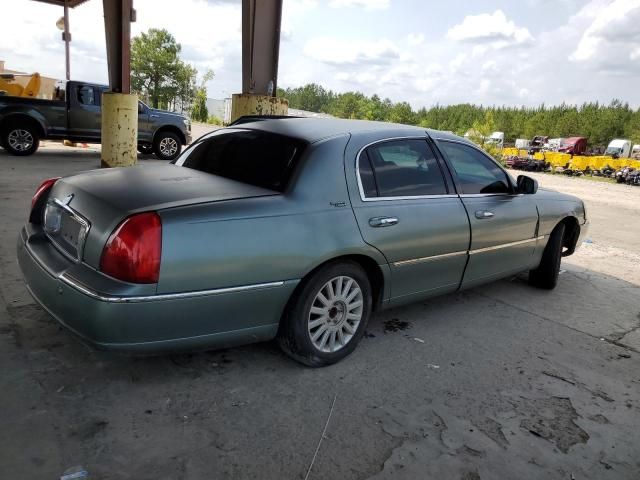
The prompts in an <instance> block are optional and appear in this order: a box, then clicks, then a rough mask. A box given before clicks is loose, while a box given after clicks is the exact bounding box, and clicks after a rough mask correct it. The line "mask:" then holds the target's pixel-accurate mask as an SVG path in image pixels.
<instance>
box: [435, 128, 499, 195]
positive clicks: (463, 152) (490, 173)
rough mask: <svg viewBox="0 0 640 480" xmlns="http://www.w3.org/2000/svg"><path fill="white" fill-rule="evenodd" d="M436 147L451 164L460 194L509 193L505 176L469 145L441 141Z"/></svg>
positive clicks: (490, 161) (493, 163) (497, 167)
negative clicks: (458, 183) (460, 188)
mask: <svg viewBox="0 0 640 480" xmlns="http://www.w3.org/2000/svg"><path fill="white" fill-rule="evenodd" d="M438 146H439V147H440V148H441V149H442V150H443V151H444V153H445V155H446V156H447V158H448V159H449V161H450V162H451V165H452V166H453V169H454V170H455V173H456V176H457V177H458V180H459V182H460V185H461V187H462V193H465V194H479V193H487V194H488V193H511V187H510V183H509V180H508V179H507V174H506V173H505V172H504V170H502V169H501V168H500V167H499V166H498V165H497V164H496V163H495V162H493V161H492V160H491V159H490V158H488V157H487V156H486V155H484V154H483V153H482V152H480V151H478V150H477V149H475V148H473V147H471V146H469V145H464V144H462V143H454V142H447V141H442V140H441V141H439V142H438Z"/></svg>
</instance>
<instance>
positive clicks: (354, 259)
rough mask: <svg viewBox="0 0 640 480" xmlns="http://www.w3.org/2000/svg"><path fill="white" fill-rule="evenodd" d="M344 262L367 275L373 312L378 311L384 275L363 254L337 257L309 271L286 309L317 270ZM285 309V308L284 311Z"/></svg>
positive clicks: (376, 265)
mask: <svg viewBox="0 0 640 480" xmlns="http://www.w3.org/2000/svg"><path fill="white" fill-rule="evenodd" d="M344 262H347V263H348V262H351V263H355V264H357V265H358V266H359V267H361V268H362V269H363V270H364V271H365V273H366V274H367V278H369V283H370V284H371V293H372V295H373V299H372V300H373V302H372V306H373V311H374V312H375V311H376V310H378V309H379V308H380V306H381V304H382V298H383V295H384V273H383V272H382V269H381V268H380V266H379V265H378V263H377V262H376V261H375V260H374V259H373V258H371V257H370V256H368V255H363V254H349V255H341V256H338V257H333V258H330V259H328V260H325V261H323V262H322V263H320V264H318V265H316V266H315V267H313V268H312V269H311V270H309V271H308V272H306V273H305V274H304V275H303V277H302V279H301V280H300V282H299V283H298V285H297V286H296V288H295V290H294V291H293V293H292V294H291V297H290V298H289V302H287V307H288V304H289V303H290V302H291V301H292V299H293V298H295V297H296V295H298V294H299V293H300V291H301V290H302V288H303V287H304V284H305V282H307V281H308V280H309V279H310V278H312V277H313V275H314V274H315V273H316V272H317V271H318V270H321V269H323V268H325V267H326V266H327V265H330V264H336V263H344ZM287 307H285V310H286V308H287Z"/></svg>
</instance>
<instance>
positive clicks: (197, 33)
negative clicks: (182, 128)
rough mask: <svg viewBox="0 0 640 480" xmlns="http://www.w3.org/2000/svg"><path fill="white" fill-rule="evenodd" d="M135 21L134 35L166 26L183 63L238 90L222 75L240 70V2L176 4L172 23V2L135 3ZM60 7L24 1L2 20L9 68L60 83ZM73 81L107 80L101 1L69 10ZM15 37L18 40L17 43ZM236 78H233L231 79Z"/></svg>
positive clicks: (0, 49)
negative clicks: (57, 24)
mask: <svg viewBox="0 0 640 480" xmlns="http://www.w3.org/2000/svg"><path fill="white" fill-rule="evenodd" d="M135 8H136V11H137V21H136V22H135V23H133V24H132V32H131V33H132V36H135V35H137V34H139V33H140V32H143V31H147V30H148V29H149V28H166V29H167V30H169V32H170V33H171V34H172V35H173V36H174V37H175V38H176V40H177V41H178V42H179V43H180V44H181V45H182V59H183V60H185V61H187V62H189V63H191V64H193V65H195V67H196V68H197V69H198V70H199V71H200V72H204V71H205V70H206V69H208V68H211V69H213V70H214V71H215V73H216V77H215V79H214V80H213V81H212V82H211V83H210V84H209V85H216V86H221V85H222V83H223V82H225V84H224V86H223V87H222V88H221V89H224V90H227V91H238V90H239V84H240V75H239V73H236V72H235V71H234V72H231V73H232V74H231V75H226V74H225V69H229V68H230V66H231V69H232V70H236V71H237V72H239V71H240V55H241V47H240V45H241V41H240V40H241V5H240V2H231V1H217V2H206V1H203V0H191V1H184V2H181V3H180V17H181V18H184V19H188V21H176V17H175V16H171V15H170V14H168V13H169V12H175V8H176V2H175V1H174V0H136V1H135ZM61 15H62V8H59V7H55V6H51V5H46V4H41V3H39V2H23V4H21V5H20V8H19V9H18V8H16V9H14V10H12V11H11V12H9V13H7V15H6V17H7V18H4V17H3V20H4V22H3V26H2V28H1V29H0V59H3V60H5V61H6V66H7V68H12V69H16V70H22V71H27V72H33V71H38V72H40V73H41V74H43V75H45V76H51V77H54V78H59V79H63V78H64V76H65V70H64V43H63V42H62V40H61V38H60V36H61V35H60V31H59V30H57V28H56V27H55V22H56V20H57V19H58V18H59V17H60V16H61ZM69 16H70V20H69V23H70V30H71V34H72V41H71V78H72V79H75V80H84V81H89V82H99V83H106V82H107V62H106V46H105V34H104V21H103V12H102V2H101V1H98V0H93V1H91V2H87V3H85V4H82V5H80V6H78V7H77V8H73V9H71V10H70V14H69ZM16 39H19V40H16ZM233 74H235V75H233Z"/></svg>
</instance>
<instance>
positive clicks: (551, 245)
mask: <svg viewBox="0 0 640 480" xmlns="http://www.w3.org/2000/svg"><path fill="white" fill-rule="evenodd" d="M564 230H565V225H564V224H563V223H561V224H560V225H558V226H557V227H556V228H554V229H553V231H552V232H551V235H550V236H549V241H548V242H547V246H546V247H545V249H544V252H543V253H542V260H540V265H539V266H538V268H536V269H535V270H531V271H530V272H529V284H530V285H533V286H534V287H538V288H544V289H546V290H552V289H554V288H555V287H556V285H557V284H558V275H559V274H560V262H561V260H562V241H563V238H564Z"/></svg>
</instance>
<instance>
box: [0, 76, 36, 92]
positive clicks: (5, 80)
mask: <svg viewBox="0 0 640 480" xmlns="http://www.w3.org/2000/svg"><path fill="white" fill-rule="evenodd" d="M16 77H31V78H30V79H29V81H28V82H27V84H26V85H24V86H23V85H21V84H20V83H18V82H16ZM41 85H42V80H41V79H40V74H39V73H31V74H26V73H0V92H6V95H10V96H12V97H37V96H38V94H39V93H40V87H41Z"/></svg>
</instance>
